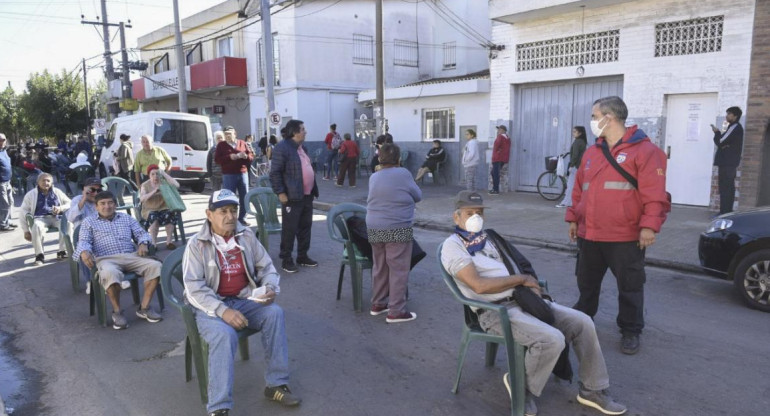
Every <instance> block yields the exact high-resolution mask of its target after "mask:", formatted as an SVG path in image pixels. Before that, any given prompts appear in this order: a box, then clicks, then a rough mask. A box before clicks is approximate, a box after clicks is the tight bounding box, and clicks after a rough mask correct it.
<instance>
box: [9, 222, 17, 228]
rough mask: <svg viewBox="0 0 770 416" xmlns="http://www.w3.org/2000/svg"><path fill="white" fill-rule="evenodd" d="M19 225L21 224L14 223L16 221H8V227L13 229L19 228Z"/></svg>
mask: <svg viewBox="0 0 770 416" xmlns="http://www.w3.org/2000/svg"><path fill="white" fill-rule="evenodd" d="M18 227H19V224H14V223H12V222H9V223H8V228H13V229H15V228H18Z"/></svg>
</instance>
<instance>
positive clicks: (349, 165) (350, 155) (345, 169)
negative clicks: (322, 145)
mask: <svg viewBox="0 0 770 416" xmlns="http://www.w3.org/2000/svg"><path fill="white" fill-rule="evenodd" d="M358 154H359V150H358V144H356V142H354V141H353V140H352V138H351V137H350V133H345V140H344V141H343V142H342V145H340V148H339V151H338V152H337V155H338V157H342V158H343V160H342V161H341V162H340V171H339V172H338V173H337V183H336V185H337V186H339V187H342V185H343V184H344V183H345V174H347V175H348V185H350V187H351V188H355V187H356V167H357V166H358ZM343 155H344V156H343Z"/></svg>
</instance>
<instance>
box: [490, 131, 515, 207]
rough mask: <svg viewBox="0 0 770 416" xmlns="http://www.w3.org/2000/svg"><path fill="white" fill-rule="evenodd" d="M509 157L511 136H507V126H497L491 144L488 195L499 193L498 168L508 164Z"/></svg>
mask: <svg viewBox="0 0 770 416" xmlns="http://www.w3.org/2000/svg"><path fill="white" fill-rule="evenodd" d="M510 157H511V138H510V137H508V127H505V126H503V125H502V124H501V125H499V126H497V137H496V138H495V144H494V145H493V146H492V190H491V191H489V194H490V195H499V194H500V170H501V169H502V168H503V166H504V165H507V164H508V161H509V160H510Z"/></svg>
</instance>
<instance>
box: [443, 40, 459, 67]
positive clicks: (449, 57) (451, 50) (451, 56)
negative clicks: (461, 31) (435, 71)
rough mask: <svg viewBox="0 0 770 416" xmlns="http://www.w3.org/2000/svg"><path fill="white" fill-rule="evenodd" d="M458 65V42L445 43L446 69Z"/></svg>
mask: <svg viewBox="0 0 770 416" xmlns="http://www.w3.org/2000/svg"><path fill="white" fill-rule="evenodd" d="M456 67H457V42H446V43H444V69H455V68H456Z"/></svg>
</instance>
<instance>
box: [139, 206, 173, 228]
mask: <svg viewBox="0 0 770 416" xmlns="http://www.w3.org/2000/svg"><path fill="white" fill-rule="evenodd" d="M176 218H177V213H176V212H173V211H169V210H167V209H164V210H160V211H151V212H150V213H149V214H148V215H147V219H145V220H142V222H141V224H142V227H144V229H145V230H146V229H148V228H150V225H152V223H154V222H155V221H158V224H160V225H168V224H175V223H176Z"/></svg>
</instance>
